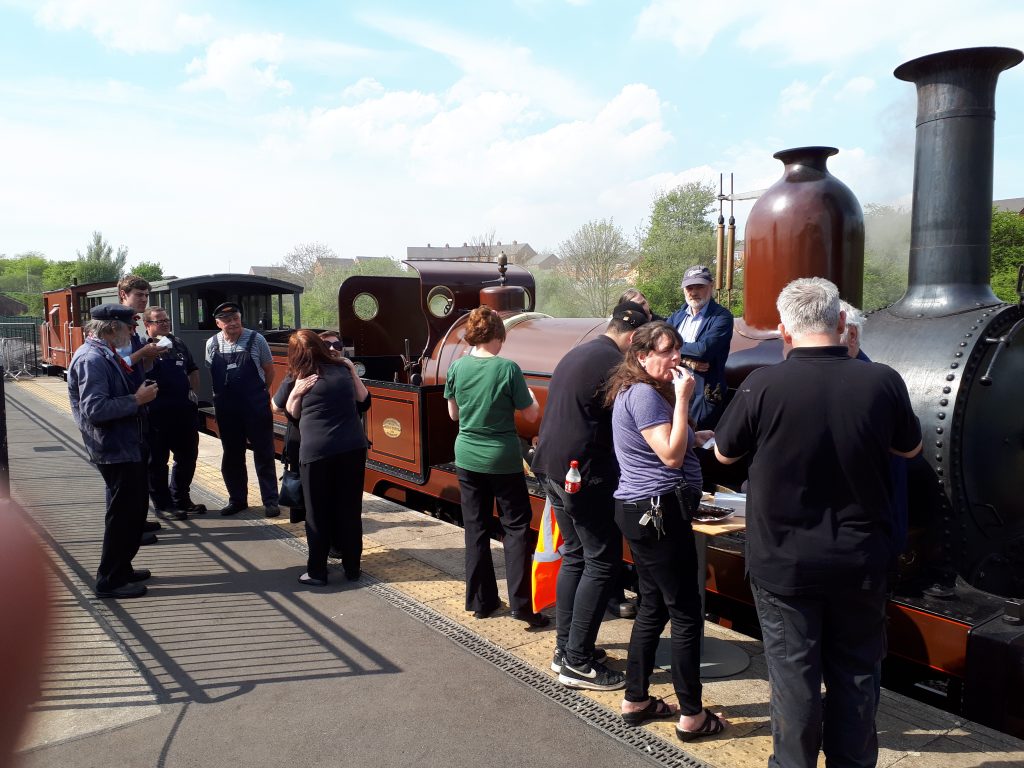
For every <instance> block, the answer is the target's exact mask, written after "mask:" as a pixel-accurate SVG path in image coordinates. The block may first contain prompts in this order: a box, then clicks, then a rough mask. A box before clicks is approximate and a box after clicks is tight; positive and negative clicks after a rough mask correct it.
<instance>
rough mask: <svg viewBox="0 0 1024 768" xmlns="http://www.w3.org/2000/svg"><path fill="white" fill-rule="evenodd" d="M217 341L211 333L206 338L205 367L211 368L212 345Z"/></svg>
mask: <svg viewBox="0 0 1024 768" xmlns="http://www.w3.org/2000/svg"><path fill="white" fill-rule="evenodd" d="M216 343H217V336H216V335H213V336H211V337H210V338H209V339H207V340H206V367H207V368H211V367H212V366H213V350H214V345H215V344H216Z"/></svg>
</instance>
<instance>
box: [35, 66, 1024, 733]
mask: <svg viewBox="0 0 1024 768" xmlns="http://www.w3.org/2000/svg"><path fill="white" fill-rule="evenodd" d="M1022 57H1024V55H1022V54H1021V52H1020V51H1016V50H1012V49H1006V48H974V49H966V50H959V51H949V52H945V53H938V54H933V55H930V56H924V57H922V58H919V59H915V60H913V61H911V62H908V63H906V64H904V65H902V66H901V67H899V68H898V69H897V70H896V72H895V74H896V76H897V77H898V78H900V79H903V80H907V81H910V82H913V83H915V84H916V86H917V91H918V117H917V142H916V152H915V171H914V197H913V213H912V235H911V252H910V267H909V286H908V289H907V292H906V294H905V295H904V297H903V298H902V299H901V300H900V301H898V302H897V303H896V304H894V305H892V306H890V307H887V308H886V309H884V310H880V311H878V312H875V313H872V314H871V316H870V319H869V329H868V336H867V341H866V349H867V351H868V353H869V354H870V357H871V359H872V360H874V361H876V362H881V363H885V364H887V365H889V366H891V367H893V368H894V369H896V370H897V371H899V372H900V373H901V374H902V375H903V377H904V379H905V380H906V382H907V385H908V388H909V391H910V394H911V399H912V402H913V404H914V407H915V410H916V412H917V414H918V416H919V418H920V420H921V424H922V429H923V432H924V435H925V451H924V453H923V455H922V457H920V458H919V459H918V460H916V461H915V462H914V463H913V464H912V465H911V468H910V471H909V478H908V485H909V489H908V498H909V514H910V531H909V542H908V546H907V549H906V551H905V552H904V554H903V556H902V557H901V560H900V573H899V577H898V578H897V580H896V583H895V585H894V594H893V598H892V600H891V602H890V605H889V656H890V659H896V660H901V661H902V662H905V663H908V664H903V663H899V662H897V663H893V664H891V665H890V666H891V667H893V668H897V667H898V668H899V669H900V670H901V671H904V672H905V671H906V669H907V668H911V667H912V668H914V669H918V670H924V673H923V674H922V675H921V677H922V678H924V677H927V676H929V675H930V676H931V677H932V678H940V679H942V680H943V685H942V686H941V688H936V689H935V690H936V693H935V695H936V696H937V697H939V699H940V700H939V701H937V703H939V704H942V705H944V706H946V707H948V708H951V709H954V710H957V711H960V712H962V713H963V714H964V715H966V716H967V717H969V718H971V719H973V720H976V721H979V722H982V723H984V724H987V725H990V726H993V727H995V728H998V729H1000V730H1003V731H1006V732H1009V733H1013V734H1016V735H1021V736H1024V697H1021V696H1020V695H1019V691H1020V690H1024V623H1022V619H1024V504H1022V502H1021V498H1022V497H1024V493H1022V490H1024V487H1022V480H1021V478H1022V477H1024V398H1022V397H1021V396H1020V385H1019V382H1020V381H1021V380H1024V345H1021V344H1020V342H1019V338H1020V331H1021V329H1022V328H1024V293H1022V298H1021V301H1020V303H1018V304H1015V305H1011V304H1005V303H1002V302H1000V301H999V300H998V299H997V298H996V297H995V295H994V294H993V293H992V290H991V287H990V284H989V277H990V275H989V239H990V234H989V221H990V213H991V211H990V206H991V199H992V168H993V135H994V118H995V111H994V94H995V85H996V81H997V78H998V76H999V73H1000V72H1002V71H1003V70H1005V69H1008V68H1010V67H1012V66H1015V65H1016V64H1018V63H1019V62H1020V61H1021V59H1022ZM834 153H835V150H834V149H832V148H828V147H802V148H797V149H792V150H785V151H783V152H780V153H778V154H777V155H776V157H777V158H778V159H780V160H781V161H782V162H783V164H784V165H785V172H784V175H783V177H782V179H780V181H779V182H778V183H777V184H776V185H775V186H773V187H772V189H771V190H769V191H768V193H766V194H765V195H764V196H763V197H762V199H761V200H760V201H759V202H758V204H757V205H755V208H754V210H753V211H752V212H751V214H750V217H749V220H748V223H747V228H746V232H745V238H744V239H745V249H746V255H745V264H744V269H745V270H746V275H745V277H746V279H745V281H744V282H745V287H744V316H743V318H737V320H736V325H735V332H734V336H733V341H732V348H731V354H730V357H729V363H728V368H727V378H728V383H729V387H730V389H731V390H734V389H735V388H736V387H737V386H738V385H739V384H740V383H741V382H742V380H743V378H744V377H745V376H746V375H747V374H748V373H749V372H750V371H751V370H753V369H754V368H756V367H758V366H762V365H768V364H772V363H774V362H778V361H779V360H781V359H782V354H783V349H782V341H781V339H780V338H779V336H778V333H777V331H776V330H775V328H776V325H777V323H778V317H777V315H776V310H775V298H776V295H777V294H778V290H779V288H781V286H783V285H785V284H786V283H787V282H789V281H790V280H792V279H795V278H797V277H805V276H813V275H817V276H822V277H826V278H828V279H830V280H832V281H833V282H835V283H836V284H837V285H838V286H839V288H840V291H841V293H842V295H843V297H844V298H845V299H847V300H848V301H849V302H850V303H852V304H854V305H858V306H859V305H860V303H861V298H862V279H863V247H864V231H863V217H862V214H861V211H860V206H859V204H858V203H857V201H856V198H855V197H854V196H853V194H852V193H851V192H850V191H849V190H848V189H847V188H846V187H845V186H844V185H843V184H842V183H841V182H839V181H838V180H836V179H835V178H834V177H832V176H831V175H830V174H829V173H828V170H827V168H826V165H825V163H826V158H827V157H828V156H829V155H831V154H834ZM720 250H721V249H720ZM406 264H407V265H408V267H409V268H410V271H411V272H412V273H413V274H412V275H411V276H400V277H368V276H359V277H352V278H349V279H348V280H346V281H345V282H344V283H343V284H342V286H341V287H340V290H339V294H338V308H339V324H340V331H341V335H342V337H343V339H344V343H345V345H346V347H347V352H348V354H349V355H350V357H351V358H352V360H353V362H354V363H355V365H356V368H357V370H358V372H359V373H360V375H361V376H362V377H363V379H364V380H365V382H366V385H367V387H368V389H369V390H370V391H371V392H372V393H373V403H372V407H371V408H370V410H369V412H368V413H367V414H366V432H367V437H368V438H369V440H370V441H371V447H370V449H369V453H368V456H367V471H366V483H365V490H366V491H368V492H370V493H373V494H376V495H379V496H383V497H386V498H390V499H393V500H396V501H398V502H400V503H403V504H406V505H408V506H412V507H416V508H420V509H425V510H428V511H431V512H435V513H436V512H444V511H446V510H457V508H458V504H459V485H458V480H457V478H456V475H455V467H454V465H453V464H452V461H453V458H454V440H455V436H456V434H457V426H456V425H455V424H454V423H453V422H452V421H451V419H450V418H449V416H448V411H447V407H446V403H445V401H444V397H443V390H444V383H445V379H446V374H447V371H448V368H449V366H450V365H451V363H452V362H453V361H454V360H455V359H457V358H458V357H459V356H460V355H463V354H466V353H467V352H468V345H467V344H466V342H465V340H464V333H465V322H466V317H467V315H468V313H469V312H470V310H472V309H473V308H475V307H477V306H480V305H481V304H486V305H488V306H491V307H492V308H494V309H495V310H496V311H498V312H499V313H500V315H501V317H502V318H503V320H504V322H505V326H506V330H507V339H506V342H505V345H504V347H503V349H502V355H503V356H507V357H509V358H510V359H512V360H515V361H516V362H517V363H518V364H519V365H520V367H521V368H522V370H523V372H524V373H525V375H526V378H527V383H528V384H529V386H530V387H531V388H532V389H533V391H534V392H535V393H536V396H537V399H538V401H539V403H540V405H541V409H542V414H543V408H544V405H545V402H546V394H547V386H548V382H549V381H550V378H551V374H552V371H553V370H554V368H555V365H556V364H557V363H558V361H559V360H560V359H561V358H562V356H563V355H564V354H565V353H566V352H568V351H569V350H570V349H572V348H573V347H575V346H576V345H578V344H581V343H583V342H585V341H588V340H589V339H592V338H594V337H596V336H598V335H600V334H601V333H603V332H604V329H605V327H606V325H607V319H606V318H554V317H549V316H546V315H543V314H540V313H537V312H535V311H533V310H534V307H535V306H536V286H535V284H534V281H533V277H532V275H531V274H530V273H529V272H528V271H527V270H525V269H523V268H521V267H518V266H507V267H506V265H504V264H501V265H497V264H493V263H471V262H452V261H440V260H437V261H429V260H410V261H407V262H406ZM1021 271H1022V276H1024V267H1022V270H1021ZM725 274H727V275H728V281H727V283H728V285H731V282H732V280H731V278H732V275H731V266H730V265H728V264H724V263H720V264H719V270H718V275H719V277H718V282H717V284H718V287H719V288H721V287H722V285H723V275H725ZM223 277H225V278H226V277H232V276H223ZM245 287H246V286H242V287H241V288H240V290H244V288H245ZM249 287H253V286H249ZM289 288H293V289H294V288H297V289H298V290H299V291H301V288H299V287H298V286H289ZM278 289H283V286H278ZM1018 291H1019V292H1020V291H1022V288H1021V286H1020V283H1019V284H1018ZM296 293H297V292H296ZM228 298H235V299H239V298H241V294H240V293H237V292H236V295H233V296H231V297H228ZM76 301H77V299H76ZM69 306H71V305H69ZM279 306H280V303H279ZM279 314H280V313H279ZM173 317H174V315H173V313H172V318H173ZM295 318H298V308H297V307H296V310H295ZM280 319H281V318H280V317H279V320H280ZM244 322H245V323H246V325H247V326H250V327H256V325H255V319H254V318H253V317H252V316H251V315H246V316H245V317H244ZM296 325H298V321H297V320H296ZM47 332H48V333H51V334H53V333H55V332H56V331H55V330H54V329H52V328H51V329H50V330H49V331H47ZM210 332H211V333H212V330H210ZM268 337H269V339H268V340H270V341H271V342H272V343H271V347H272V349H273V350H274V354H275V361H276V362H279V363H281V364H283V362H284V353H285V345H284V343H283V342H285V341H286V340H287V331H284V330H282V331H281V332H280V335H278V336H276V337H275V335H274V334H268ZM44 349H48V347H47V345H46V344H44ZM281 373H282V372H279V376H280V375H281ZM541 418H543V416H542V417H541ZM206 422H207V428H208V429H209V430H211V431H215V430H216V424H215V421H214V420H213V417H212V409H209V412H208V413H207V416H206ZM539 424H540V421H539V420H538V421H537V422H534V423H530V422H525V421H523V420H522V419H521V418H520V417H519V416H517V422H516V426H517V430H518V432H519V435H520V437H521V444H522V448H523V457H524V461H525V462H526V463H527V464H528V463H529V459H530V455H531V444H532V441H533V439H534V438H535V437H536V435H537V430H538V428H539ZM705 470H706V480H708V481H709V482H710V483H715V482H723V483H725V484H733V485H734V484H735V482H736V481H737V480H738V479H741V478H736V477H734V476H729V475H728V474H727V473H726V470H725V468H722V469H720V470H719V469H717V468H716V467H715V466H713V465H708V466H707V467H706V468H705ZM716 473H720V474H716ZM532 487H533V490H534V493H533V494H532V502H533V508H534V521H535V523H536V522H538V521H539V517H540V514H541V511H542V508H543V498H542V496H541V495H540V494H539V493H537V492H536V486H532ZM743 548H744V538H743V534H742V533H731V534H725V535H722V536H717V537H715V538H714V540H713V541H712V543H711V545H710V547H709V551H708V560H707V565H708V573H707V587H708V591H709V594H711V595H712V596H713V598H714V599H713V602H712V603H711V605H712V606H713V610H714V612H715V613H717V614H718V615H719V616H720V617H721V620H723V622H728V621H736V622H742V621H743V619H742V617H743V616H747V617H750V616H752V613H751V608H750V606H751V602H752V601H751V598H750V592H749V586H748V584H747V582H746V576H745V569H744V561H743Z"/></svg>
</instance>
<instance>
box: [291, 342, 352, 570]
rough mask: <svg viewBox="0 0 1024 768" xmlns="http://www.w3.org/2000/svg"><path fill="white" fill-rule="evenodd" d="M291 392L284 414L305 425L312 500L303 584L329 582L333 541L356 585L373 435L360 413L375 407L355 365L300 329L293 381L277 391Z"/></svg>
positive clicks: (304, 467)
mask: <svg viewBox="0 0 1024 768" xmlns="http://www.w3.org/2000/svg"><path fill="white" fill-rule="evenodd" d="M283 391H289V394H288V399H287V402H286V405H285V410H286V411H287V412H288V414H289V415H290V416H291V417H292V418H295V419H297V420H298V421H299V425H300V429H301V431H302V441H301V444H300V446H299V465H300V473H301V475H302V492H303V496H304V497H305V501H306V540H307V543H308V546H309V558H308V560H307V564H306V573H304V574H302V576H300V577H299V581H300V582H302V583H303V584H309V585H313V586H323V585H325V584H326V583H327V555H328V551H329V550H330V547H331V543H332V542H335V544H336V545H337V546H339V547H340V549H341V555H342V557H341V564H342V567H343V568H344V569H345V576H346V577H347V578H348V579H349V580H350V581H355V580H356V579H358V578H359V558H360V557H361V555H362V551H363V523H362V516H361V515H362V500H363V474H364V471H365V465H366V437H365V435H364V433H363V425H362V422H361V421H360V419H359V414H360V413H361V412H363V411H366V410H367V409H368V408H369V407H370V393H369V392H368V391H367V389H366V387H365V386H364V384H363V382H362V379H360V378H359V376H358V375H357V374H356V372H355V368H354V367H353V366H352V361H351V360H349V359H348V358H345V357H340V358H339V357H336V356H334V355H332V354H331V350H330V347H328V346H327V344H326V343H324V341H323V339H321V338H320V337H319V336H317V335H316V333H314V332H313V331H310V330H305V329H304V330H300V331H296V332H295V333H294V334H292V337H291V338H290V339H289V340H288V376H287V378H286V379H285V380H284V381H283V382H281V386H280V388H279V389H278V394H279V395H280V394H281V393H282V392H283Z"/></svg>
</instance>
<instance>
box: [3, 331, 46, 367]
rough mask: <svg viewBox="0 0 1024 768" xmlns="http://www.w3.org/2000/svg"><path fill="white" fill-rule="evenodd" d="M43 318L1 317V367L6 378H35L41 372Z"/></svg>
mask: <svg viewBox="0 0 1024 768" xmlns="http://www.w3.org/2000/svg"><path fill="white" fill-rule="evenodd" d="M42 323H43V318H41V317H27V316H17V317H12V316H4V315H0V365H2V366H3V371H4V378H7V379H19V378H21V377H22V376H35V375H36V373H37V372H38V371H39V326H40V325H42Z"/></svg>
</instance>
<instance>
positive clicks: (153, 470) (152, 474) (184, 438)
mask: <svg viewBox="0 0 1024 768" xmlns="http://www.w3.org/2000/svg"><path fill="white" fill-rule="evenodd" d="M171 454H174V464H173V465H172V466H171V482H170V485H169V486H168V483H167V460H168V458H170V456H171ZM198 456H199V428H198V425H197V421H196V409H195V407H194V406H192V405H191V404H189V406H188V407H187V408H180V409H179V408H176V409H169V410H163V411H157V412H151V413H150V414H149V497H150V499H152V500H153V506H155V507H159V508H164V509H167V508H170V507H172V506H173V507H185V506H188V505H189V504H190V503H191V501H192V499H191V497H190V495H189V488H190V487H191V486H192V478H193V477H195V474H196V459H197V458H198Z"/></svg>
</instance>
